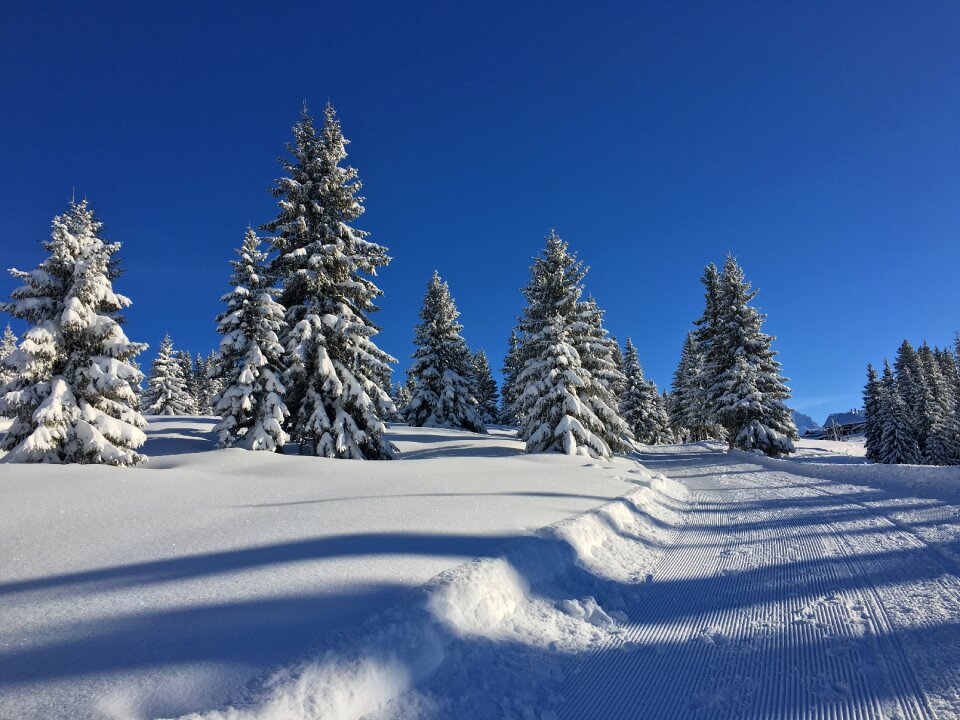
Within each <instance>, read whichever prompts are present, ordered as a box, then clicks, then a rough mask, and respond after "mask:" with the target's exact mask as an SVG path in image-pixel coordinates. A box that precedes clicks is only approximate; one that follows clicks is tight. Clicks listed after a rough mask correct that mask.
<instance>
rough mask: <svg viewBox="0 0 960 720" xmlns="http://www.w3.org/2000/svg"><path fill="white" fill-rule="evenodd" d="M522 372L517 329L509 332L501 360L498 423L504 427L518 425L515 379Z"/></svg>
mask: <svg viewBox="0 0 960 720" xmlns="http://www.w3.org/2000/svg"><path fill="white" fill-rule="evenodd" d="M522 370H523V361H522V360H521V359H520V333H519V330H518V328H514V329H513V330H511V331H510V340H509V341H508V343H507V354H506V356H505V357H504V359H503V368H501V372H502V373H503V385H502V386H501V392H500V422H501V423H503V424H504V425H517V424H519V417H518V416H517V391H518V386H517V378H518V377H519V376H520V372H521V371H522Z"/></svg>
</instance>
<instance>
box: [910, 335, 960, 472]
mask: <svg viewBox="0 0 960 720" xmlns="http://www.w3.org/2000/svg"><path fill="white" fill-rule="evenodd" d="M918 356H919V359H920V363H921V366H922V368H923V374H924V381H925V382H924V385H925V388H926V399H925V405H926V407H927V412H928V414H929V415H928V423H929V430H928V431H927V438H926V442H925V443H924V450H923V464H924V465H956V464H958V463H960V425H958V422H957V416H956V412H955V401H954V397H953V391H952V389H951V387H950V385H949V384H948V383H947V380H946V378H945V377H944V376H943V373H942V372H941V371H940V363H939V362H938V360H937V358H936V355H935V354H934V351H933V350H932V349H931V348H930V346H929V345H928V344H927V343H924V344H923V345H922V347H921V348H920V351H919V352H918Z"/></svg>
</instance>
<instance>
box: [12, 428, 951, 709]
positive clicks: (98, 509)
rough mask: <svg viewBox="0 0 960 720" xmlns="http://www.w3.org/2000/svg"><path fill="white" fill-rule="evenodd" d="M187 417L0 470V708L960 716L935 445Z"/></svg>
mask: <svg viewBox="0 0 960 720" xmlns="http://www.w3.org/2000/svg"><path fill="white" fill-rule="evenodd" d="M211 426H212V421H210V420H205V419H197V418H157V419H154V420H153V422H152V425H151V428H150V432H149V435H150V441H149V444H148V447H147V448H146V451H147V453H148V454H149V455H150V456H151V461H150V463H149V465H148V466H147V467H144V468H138V469H134V470H129V469H113V468H101V467H76V466H74V467H37V466H23V465H16V466H14V465H0V492H2V493H3V496H2V499H3V502H2V503H0V543H2V546H0V549H2V553H3V554H2V557H3V558H4V562H3V564H2V566H0V717H3V718H6V717H15V718H49V717H71V718H84V717H114V718H149V717H158V716H162V717H171V716H179V715H188V716H190V717H194V718H197V717H199V718H204V719H206V720H214V719H221V718H222V719H226V718H232V719H234V720H239V719H240V718H244V719H247V718H249V719H250V720H252V719H253V718H267V719H270V720H281V719H283V720H288V719H289V720H293V719H294V718H296V719H302V718H351V717H365V718H367V719H368V720H373V719H374V718H381V719H383V720H385V719H386V718H391V719H392V720H397V719H399V718H427V717H438V718H446V717H476V718H502V717H508V718H541V719H543V720H546V719H548V718H578V719H579V718H606V717H645V716H649V717H658V718H659V717H675V718H686V717H696V718H701V717H710V718H734V717H746V716H755V717H781V716H784V717H786V716H798V717H832V718H845V717H851V718H853V717H857V718H872V717H935V716H940V717H953V716H955V715H957V714H960V694H958V691H957V688H958V687H960V630H958V623H960V582H958V579H957V569H958V562H960V491H958V488H960V468H917V467H885V466H873V465H870V464H867V463H865V461H864V458H863V456H862V455H863V448H862V443H859V444H858V442H857V440H856V439H854V440H853V441H851V442H845V443H835V442H831V441H801V442H800V443H799V444H798V453H797V454H796V456H794V457H792V458H790V459H785V460H770V459H768V458H764V457H761V456H757V455H752V454H747V453H742V452H731V453H726V452H724V451H723V449H722V448H721V447H720V446H719V445H715V444H713V445H712V444H709V443H700V444H694V445H685V446H666V447H656V448H646V449H643V451H642V452H641V453H640V454H639V455H638V459H639V460H640V462H642V463H643V465H641V464H639V463H638V462H637V461H636V460H634V459H628V458H618V459H616V460H612V461H609V462H591V461H588V460H585V459H583V458H571V457H564V456H560V455H546V456H544V455H537V456H531V455H526V454H524V453H523V452H522V446H521V444H520V443H518V442H517V441H515V440H513V439H511V438H510V437H509V435H510V433H509V431H506V430H494V431H493V432H492V433H491V435H489V436H479V435H474V434H471V433H464V432H456V431H448V430H424V429H415V428H407V427H404V426H398V427H395V428H393V429H392V431H391V432H392V437H393V440H394V441H395V442H396V443H397V445H398V446H399V447H400V448H401V449H402V450H403V454H402V457H403V459H402V460H399V461H396V462H376V463H369V462H368V463H364V462H350V461H330V460H320V459H316V458H310V457H298V456H295V455H292V456H291V455H285V456H267V455H265V454H261V453H250V452H246V451H242V450H226V451H214V450H212V442H213V441H212V438H211V434H210V428H211ZM641 708H643V710H642V711H641V710H640V709H641ZM645 713H647V714H645Z"/></svg>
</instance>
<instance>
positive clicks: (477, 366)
mask: <svg viewBox="0 0 960 720" xmlns="http://www.w3.org/2000/svg"><path fill="white" fill-rule="evenodd" d="M473 383H474V388H473V392H474V397H476V398H477V403H478V405H479V412H480V419H481V420H482V421H483V423H484V424H485V425H493V424H494V423H496V422H497V421H498V420H499V416H500V411H499V408H498V405H497V403H498V400H499V398H500V393H499V392H497V381H496V380H494V379H493V373H492V372H491V371H490V361H489V360H487V353H486V352H484V351H483V350H478V351H477V352H476V353H474V355H473Z"/></svg>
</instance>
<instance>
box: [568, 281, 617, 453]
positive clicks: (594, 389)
mask: <svg viewBox="0 0 960 720" xmlns="http://www.w3.org/2000/svg"><path fill="white" fill-rule="evenodd" d="M603 314H604V313H603V310H601V309H600V308H599V307H598V305H597V302H596V300H594V298H593V297H588V298H587V299H586V300H585V301H581V302H579V303H577V310H576V316H575V320H574V322H573V324H572V325H571V330H572V337H573V346H574V348H575V349H576V351H577V354H578V355H580V362H581V364H582V365H583V368H584V370H586V371H587V372H588V373H589V375H590V382H591V389H590V395H591V396H592V397H594V398H596V399H597V401H599V402H600V403H601V404H602V405H603V406H605V407H608V408H611V409H616V408H618V406H619V399H618V396H617V393H616V389H617V388H622V387H623V386H624V385H625V384H626V378H625V377H624V374H623V371H622V368H621V366H620V365H618V364H617V362H616V359H615V358H616V355H615V351H614V348H615V347H617V345H616V342H615V341H614V340H613V338H611V337H610V335H609V333H608V332H607V330H606V329H605V328H604V327H603ZM617 350H619V348H617ZM622 426H623V423H606V422H605V423H604V424H603V427H604V432H603V435H602V437H603V440H604V442H606V443H607V445H608V446H610V447H611V448H614V449H624V443H623V433H622Z"/></svg>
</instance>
